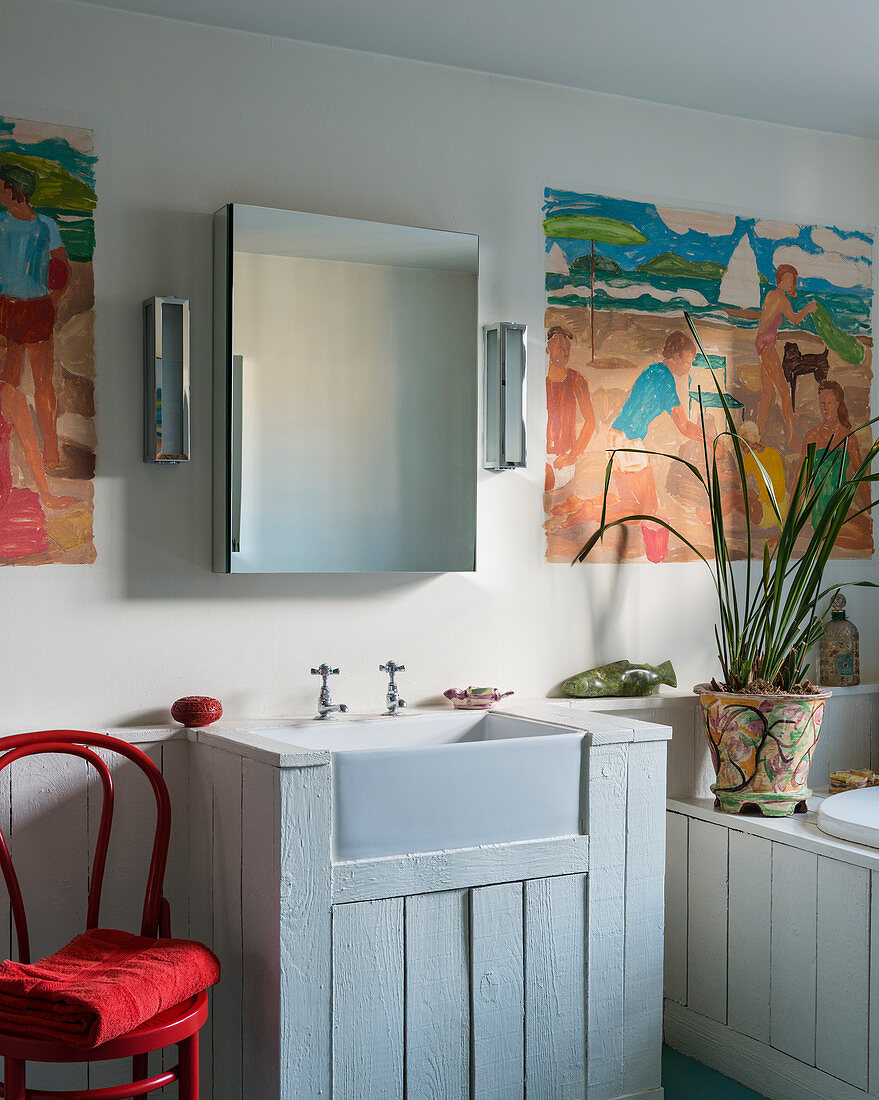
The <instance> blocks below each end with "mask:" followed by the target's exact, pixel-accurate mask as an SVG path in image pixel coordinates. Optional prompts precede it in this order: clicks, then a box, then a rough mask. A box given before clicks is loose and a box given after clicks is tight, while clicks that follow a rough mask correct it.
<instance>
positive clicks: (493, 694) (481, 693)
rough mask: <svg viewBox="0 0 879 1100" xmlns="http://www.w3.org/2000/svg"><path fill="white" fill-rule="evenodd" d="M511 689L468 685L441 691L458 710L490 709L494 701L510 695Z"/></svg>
mask: <svg viewBox="0 0 879 1100" xmlns="http://www.w3.org/2000/svg"><path fill="white" fill-rule="evenodd" d="M512 694H513V692H512V691H503V692H501V691H498V689H497V688H478V687H468V688H465V689H464V690H463V691H458V690H457V689H456V688H449V689H448V690H447V691H444V692H443V695H445V697H446V698H447V699H451V701H452V706H453V707H455V708H457V709H458V710H491V708H492V707H493V706H494V705H495V703H499V702H500V701H501V699H506V697H507V696H508V695H512Z"/></svg>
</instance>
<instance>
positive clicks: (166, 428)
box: [143, 297, 189, 463]
mask: <svg viewBox="0 0 879 1100" xmlns="http://www.w3.org/2000/svg"><path fill="white" fill-rule="evenodd" d="M143 359H144V362H143V367H144V372H143V386H144V390H143V417H144V420H143V460H144V462H168V463H171V462H188V461H189V299H188V298H170V297H164V298H147V300H146V301H145V302H144V304H143Z"/></svg>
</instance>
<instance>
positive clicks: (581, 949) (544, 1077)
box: [415, 875, 587, 1100]
mask: <svg viewBox="0 0 879 1100" xmlns="http://www.w3.org/2000/svg"><path fill="white" fill-rule="evenodd" d="M586 889H587V886H586V876H585V875H566V876H563V877H560V878H544V879H536V880H532V881H531V882H526V883H525V1091H526V1095H527V1096H528V1100H582V1098H583V1097H584V1096H585V1095H586V958H585V947H586V937H585V933H584V921H585V919H586ZM415 1095H420V1094H419V1093H416V1094H415ZM459 1095H460V1096H466V1092H462V1093H460V1094H459Z"/></svg>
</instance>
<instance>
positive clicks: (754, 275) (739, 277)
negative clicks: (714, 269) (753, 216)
mask: <svg viewBox="0 0 879 1100" xmlns="http://www.w3.org/2000/svg"><path fill="white" fill-rule="evenodd" d="M718 301H719V302H720V303H722V304H723V305H727V306H738V307H739V308H740V309H759V308H760V272H759V271H758V270H757V257H756V256H755V255H754V249H753V248H752V247H751V242H750V241H749V240H748V234H747V233H746V234H745V235H744V236H743V237H742V238H741V240H740V241H739V243H738V244H737V245H736V247H735V249H734V250H733V254H732V256H730V260H729V264H728V265H727V268H726V272H725V273H724V275H723V278H722V279H721V280H720V291H719V293H718Z"/></svg>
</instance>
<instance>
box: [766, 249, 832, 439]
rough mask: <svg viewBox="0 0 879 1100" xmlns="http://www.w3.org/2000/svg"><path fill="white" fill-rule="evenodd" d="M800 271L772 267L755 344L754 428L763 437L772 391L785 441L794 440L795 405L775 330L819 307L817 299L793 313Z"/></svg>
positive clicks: (798, 319) (800, 318)
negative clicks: (759, 374) (759, 388)
mask: <svg viewBox="0 0 879 1100" xmlns="http://www.w3.org/2000/svg"><path fill="white" fill-rule="evenodd" d="M798 279H799V272H798V271H797V269H796V268H795V267H792V266H791V265H790V264H780V265H779V266H778V267H777V268H776V269H775V284H776V285H775V289H774V290H770V291H769V293H768V294H767V295H766V297H765V299H764V300H763V308H762V309H761V311H760V323H759V325H758V326H757V336H756V338H755V340H754V347H755V348H756V349H757V354H758V355H759V356H760V363H761V364H762V366H763V379H762V383H763V392H762V394H761V397H760V406H759V408H758V410H757V428H758V431H759V434H760V438H761V439H765V438H766V423H767V421H768V420H769V411H770V409H771V408H772V397H773V393H777V394H778V399H779V401H780V402H781V411H782V414H783V416H784V423H785V426H786V427H787V436H788V441H789V442H791V443H793V442H794V441H795V440H796V429H795V427H794V407H793V401H792V400H791V391H790V386H789V384H788V381H787V379H786V378H785V376H784V369H783V367H782V364H781V360H780V359H779V357H778V348H777V347H776V344H777V343H778V329H779V326H780V325H781V322H782V320H785V319H786V320H787V321H789V322H790V323H791V324H792V325H798V324H800V322H801V321H803V319H804V318H805V317H806V316H807V315H808V314H809V313H814V312H815V310H816V309H817V308H818V305H817V303H816V302H809V304H808V305H806V306H804V307H803V308H802V309H801V310H797V311H796V312H794V307H793V306H792V305H791V298H795V297H796V293H797V280H798Z"/></svg>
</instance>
